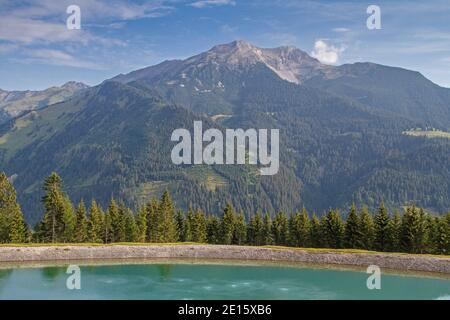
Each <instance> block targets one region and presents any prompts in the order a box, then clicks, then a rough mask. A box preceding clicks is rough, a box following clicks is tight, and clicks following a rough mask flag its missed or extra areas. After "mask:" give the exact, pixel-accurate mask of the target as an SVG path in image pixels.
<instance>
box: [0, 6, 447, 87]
mask: <svg viewBox="0 0 450 320" xmlns="http://www.w3.org/2000/svg"><path fill="white" fill-rule="evenodd" d="M71 4H76V5H78V6H79V7H80V9H81V30H67V28H66V19H67V17H68V14H67V13H66V8H67V7H68V6H69V5H71ZM371 4H376V5H378V6H379V7H380V8H381V24H382V29H381V30H369V29H367V27H366V19H367V17H368V16H369V15H368V14H367V13H366V8H367V7H368V6H369V5H371ZM449 21H450V0H445V1H444V0H435V1H426V2H425V1H396V0H389V1H378V0H375V1H373V2H365V1H360V0H358V1H356V0H355V1H308V0H306V1H301V0H150V1H138V0H136V1H124V0H109V1H101V0H68V1H66V0H58V1H55V0H19V1H17V0H15V1H12V0H6V1H5V0H0V88H2V89H5V90H25V89H43V88H47V87H50V86H53V85H61V84H63V83H65V82H67V81H70V80H75V81H82V82H85V83H87V84H89V85H95V84H97V83H99V82H101V81H103V80H104V79H107V78H110V77H112V76H114V75H117V74H119V73H126V72H129V71H132V70H135V69H138V68H142V67H145V66H148V65H153V64H156V63H158V62H161V61H163V60H165V59H174V58H186V57H188V56H191V55H194V54H197V53H199V52H202V51H205V50H208V49H209V48H211V47H212V46H214V45H216V44H219V43H226V42H230V41H233V40H235V39H243V40H247V41H249V42H251V43H253V44H255V45H256V46H260V47H275V46H280V45H294V46H297V47H298V48H300V49H302V50H304V51H306V52H308V53H310V54H314V55H315V56H317V57H319V58H320V59H322V60H323V61H324V62H326V63H331V64H343V63H352V62H356V61H370V62H376V63H381V64H386V65H393V66H400V67H404V68H408V69H412V70H417V71H420V72H421V73H423V74H424V75H425V76H426V77H428V78H429V79H430V80H432V81H434V82H435V83H438V84H440V85H442V86H446V87H450V23H449ZM330 57H331V58H330Z"/></svg>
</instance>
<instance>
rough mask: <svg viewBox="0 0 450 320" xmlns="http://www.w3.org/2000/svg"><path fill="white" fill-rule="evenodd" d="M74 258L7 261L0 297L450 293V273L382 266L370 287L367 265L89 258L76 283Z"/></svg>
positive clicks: (393, 296) (322, 296)
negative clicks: (377, 284)
mask: <svg viewBox="0 0 450 320" xmlns="http://www.w3.org/2000/svg"><path fill="white" fill-rule="evenodd" d="M68 265H69V264H67V265H58V266H21V267H5V266H3V267H2V268H1V269H0V299H450V279H449V278H448V277H447V278H445V277H435V276H429V275H427V276H423V275H422V276H420V275H414V274H392V273H386V274H385V273H384V272H383V273H382V276H381V289H380V290H376V289H375V290H369V289H368V288H367V285H366V281H367V278H368V277H369V276H370V275H369V274H367V273H366V272H365V270H348V269H347V270H345V269H333V268H321V267H311V266H301V267H299V266H292V265H282V264H281V265H265V264H259V265H256V264H239V263H231V264H230V263H228V264H219V263H209V262H205V263H198V262H196V263H190V262H177V263H170V262H167V261H164V262H152V263H143V262H140V263H131V264H111V265H83V264H79V267H80V271H81V277H80V282H81V289H79V290H76V289H75V290H69V289H67V286H66V281H67V279H68V277H70V274H66V270H67V267H68Z"/></svg>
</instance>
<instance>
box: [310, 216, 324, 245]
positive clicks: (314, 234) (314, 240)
mask: <svg viewBox="0 0 450 320" xmlns="http://www.w3.org/2000/svg"><path fill="white" fill-rule="evenodd" d="M309 241H310V244H311V247H313V248H320V247H322V246H324V244H323V235H322V228H321V226H320V221H319V219H318V218H317V216H316V214H315V213H313V215H312V218H311V228H310V236H309Z"/></svg>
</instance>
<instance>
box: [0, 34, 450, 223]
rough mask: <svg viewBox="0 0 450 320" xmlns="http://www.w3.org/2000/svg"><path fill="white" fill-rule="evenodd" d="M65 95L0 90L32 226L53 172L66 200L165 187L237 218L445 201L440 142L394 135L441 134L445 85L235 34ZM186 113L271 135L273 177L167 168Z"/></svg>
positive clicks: (445, 148) (233, 169)
mask: <svg viewBox="0 0 450 320" xmlns="http://www.w3.org/2000/svg"><path fill="white" fill-rule="evenodd" d="M63 87H64V86H63ZM63 87H61V88H63ZM48 90H50V89H48ZM68 91H70V92H71V94H70V93H68ZM60 92H61V91H60ZM62 92H63V93H59V94H55V97H58V98H57V99H56V100H45V99H42V100H39V101H41V102H37V101H38V98H36V99H34V100H33V102H32V103H27V102H26V100H20V99H18V101H21V102H20V103H19V104H18V105H19V106H18V107H13V108H11V107H9V108H6V107H4V104H3V103H4V102H3V101H4V98H3V92H1V93H0V96H1V97H2V98H1V99H2V100H0V101H2V102H1V103H2V104H0V110H8V111H6V112H7V116H4V117H3V121H4V122H3V124H1V125H0V165H1V168H2V170H6V172H7V174H8V175H10V176H11V175H16V177H17V178H16V179H15V182H14V184H15V186H16V188H17V190H18V192H19V199H20V201H21V203H22V205H23V208H24V212H25V214H26V215H27V218H28V219H29V221H30V222H35V221H36V220H37V219H38V218H39V217H40V215H41V214H42V211H41V209H40V206H39V201H40V197H41V191H40V189H41V183H42V180H43V178H44V177H45V176H47V175H48V174H49V173H50V172H51V171H52V170H56V171H57V172H58V173H59V174H60V175H61V176H62V177H63V179H64V181H65V185H66V189H67V191H68V193H69V194H70V195H71V196H72V198H74V199H76V200H78V199H81V198H84V199H85V200H86V201H88V200H90V199H91V197H95V198H97V199H98V200H99V201H100V203H102V204H103V205H105V204H106V203H107V201H108V200H109V199H110V198H111V197H116V198H121V199H124V200H125V201H127V202H129V204H132V203H143V202H144V201H147V200H148V199H149V198H150V197H152V196H158V195H159V194H160V193H161V192H162V191H163V190H165V189H169V190H170V191H171V192H172V194H173V195H174V198H175V201H176V202H177V205H179V206H181V207H186V206H188V205H189V203H192V204H193V205H194V206H196V207H200V208H202V209H203V210H205V211H206V212H210V213H218V212H219V211H220V209H221V207H222V206H223V205H224V203H225V202H226V201H228V200H233V202H234V205H235V207H236V208H237V209H238V210H242V211H244V212H245V214H247V215H250V214H253V213H255V212H256V211H260V212H265V211H270V212H275V211H277V210H286V211H289V212H290V211H292V210H295V209H299V208H301V207H302V206H305V207H306V208H308V209H309V210H311V211H316V212H317V213H319V214H320V213H322V211H323V210H326V209H327V208H329V207H339V208H343V209H344V208H347V207H348V206H349V205H350V204H351V203H352V202H356V203H365V204H367V205H369V206H371V207H373V206H376V205H377V204H378V202H379V201H380V200H381V199H384V201H385V202H386V204H387V205H389V206H390V207H400V206H403V205H405V204H409V203H411V202H415V203H417V204H418V205H421V206H423V207H426V208H428V209H430V210H434V211H437V212H442V211H444V210H448V209H449V208H450V139H446V138H436V139H428V138H423V137H413V136H406V135H403V134H402V132H403V131H405V130H408V129H411V128H425V127H433V128H438V129H440V130H442V131H449V130H450V89H446V88H442V87H439V86H437V85H435V84H433V83H432V82H431V81H429V80H427V79H426V78H425V77H423V76H422V75H421V74H420V73H418V72H414V71H409V70H405V69H401V68H394V67H387V66H382V65H377V64H373V63H355V64H346V65H342V66H329V65H324V64H322V63H320V62H319V61H318V60H316V59H314V58H312V57H310V56H309V55H308V54H307V53H305V52H303V51H301V50H299V49H296V48H293V47H280V48H275V49H262V48H257V47H255V46H253V45H252V44H250V43H247V42H244V41H235V42H232V43H229V44H224V45H218V46H215V47H214V48H212V49H211V50H209V51H207V52H205V53H201V54H199V55H196V56H194V57H191V58H188V59H185V60H171V61H165V62H162V63H161V64H158V65H156V66H150V67H147V68H144V69H141V70H136V71H133V72H131V73H129V74H126V75H123V74H121V75H118V76H116V77H114V78H112V79H110V80H107V81H105V82H103V83H102V84H100V85H98V86H95V87H91V88H86V87H85V86H84V85H81V84H80V85H74V86H73V87H71V90H67V91H64V90H63V91H62ZM36 96H39V97H40V96H44V94H41V95H39V94H37V95H36ZM39 99H40V98H39ZM46 99H50V98H46ZM53 99H55V98H53ZM45 101H47V102H45ZM48 101H51V102H48ZM55 102H56V103H55ZM44 104H49V105H48V106H46V107H44V106H43V105H44ZM11 110H14V112H12V111H11ZM0 117H1V116H0ZM194 120H203V121H204V126H206V127H217V128H219V129H221V130H223V129H224V128H228V127H229V128H244V129H245V128H278V129H280V135H281V136H280V143H281V146H280V157H281V158H280V163H281V166H280V171H279V173H278V174H277V175H275V176H273V177H268V176H260V175H259V174H258V171H257V170H256V168H255V167H252V166H249V165H245V166H226V165H223V166H206V165H205V166H203V165H202V166H198V165H193V166H184V167H179V166H175V165H173V164H172V163H171V161H170V150H171V147H172V146H173V143H171V142H170V135H171V132H172V130H174V129H175V128H188V129H189V128H192V125H193V121H194Z"/></svg>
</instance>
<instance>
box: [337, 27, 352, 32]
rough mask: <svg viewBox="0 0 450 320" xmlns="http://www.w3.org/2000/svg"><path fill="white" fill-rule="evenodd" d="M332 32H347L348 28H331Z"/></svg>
mask: <svg viewBox="0 0 450 320" xmlns="http://www.w3.org/2000/svg"><path fill="white" fill-rule="evenodd" d="M333 31H334V32H349V31H350V29H349V28H333Z"/></svg>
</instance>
